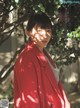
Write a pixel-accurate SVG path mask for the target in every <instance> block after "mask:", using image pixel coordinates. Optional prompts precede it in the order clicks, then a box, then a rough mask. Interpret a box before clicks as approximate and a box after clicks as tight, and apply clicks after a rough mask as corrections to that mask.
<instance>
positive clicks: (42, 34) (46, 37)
mask: <svg viewBox="0 0 80 108" xmlns="http://www.w3.org/2000/svg"><path fill="white" fill-rule="evenodd" d="M28 34H29V36H30V37H31V39H32V41H34V42H35V44H36V45H37V46H38V48H39V49H40V50H43V48H44V47H46V46H47V44H48V42H49V41H50V39H51V35H52V31H51V29H42V28H40V27H37V28H36V27H34V28H33V29H32V31H30V32H29V33H28Z"/></svg>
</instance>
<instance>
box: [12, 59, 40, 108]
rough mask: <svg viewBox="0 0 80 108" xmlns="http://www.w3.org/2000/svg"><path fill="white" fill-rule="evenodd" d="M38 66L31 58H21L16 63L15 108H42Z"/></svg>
mask: <svg viewBox="0 0 80 108" xmlns="http://www.w3.org/2000/svg"><path fill="white" fill-rule="evenodd" d="M36 67H37V65H36ZM36 67H35V64H34V63H33V61H31V60H30V58H28V59H27V60H25V59H23V58H20V60H19V61H18V63H17V64H16V65H15V69H14V106H15V108H40V102H39V95H38V82H37V74H36ZM37 68H38V67H37Z"/></svg>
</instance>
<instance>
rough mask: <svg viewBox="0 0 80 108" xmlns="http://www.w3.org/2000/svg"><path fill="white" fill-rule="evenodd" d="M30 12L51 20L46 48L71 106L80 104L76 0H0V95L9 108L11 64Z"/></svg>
mask: <svg viewBox="0 0 80 108" xmlns="http://www.w3.org/2000/svg"><path fill="white" fill-rule="evenodd" d="M34 12H38V13H39V12H45V13H46V14H47V15H48V16H49V17H50V19H51V21H52V30H53V36H52V39H51V41H50V43H49V45H48V46H47V50H49V52H50V54H51V56H52V58H53V59H54V60H55V62H56V63H57V65H58V66H59V68H60V79H61V81H62V83H63V86H64V89H65V91H66V94H67V96H68V99H69V100H70V102H71V108H80V0H0V99H6V98H7V99H9V108H13V106H14V101H13V98H14V97H13V96H14V95H13V94H14V71H13V67H14V64H15V62H16V59H17V57H18V55H19V53H20V52H21V51H22V49H23V48H24V46H25V44H26V43H27V41H28V37H27V36H26V35H25V29H26V25H27V20H28V18H29V16H30V15H31V14H32V13H34Z"/></svg>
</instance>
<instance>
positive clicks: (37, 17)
mask: <svg viewBox="0 0 80 108" xmlns="http://www.w3.org/2000/svg"><path fill="white" fill-rule="evenodd" d="M35 25H36V26H37V27H41V28H43V29H46V28H52V24H51V20H50V19H49V17H48V16H47V15H46V14H45V13H35V14H33V15H31V17H30V18H29V20H28V24H27V31H31V30H32V28H33V27H34V26H35Z"/></svg>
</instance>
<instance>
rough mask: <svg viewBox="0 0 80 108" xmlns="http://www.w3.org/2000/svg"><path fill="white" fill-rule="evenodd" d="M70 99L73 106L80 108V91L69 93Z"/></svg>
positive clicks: (72, 107)
mask: <svg viewBox="0 0 80 108" xmlns="http://www.w3.org/2000/svg"><path fill="white" fill-rule="evenodd" d="M68 97H69V100H70V102H71V108H80V93H76V92H74V93H71V94H69V96H68Z"/></svg>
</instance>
